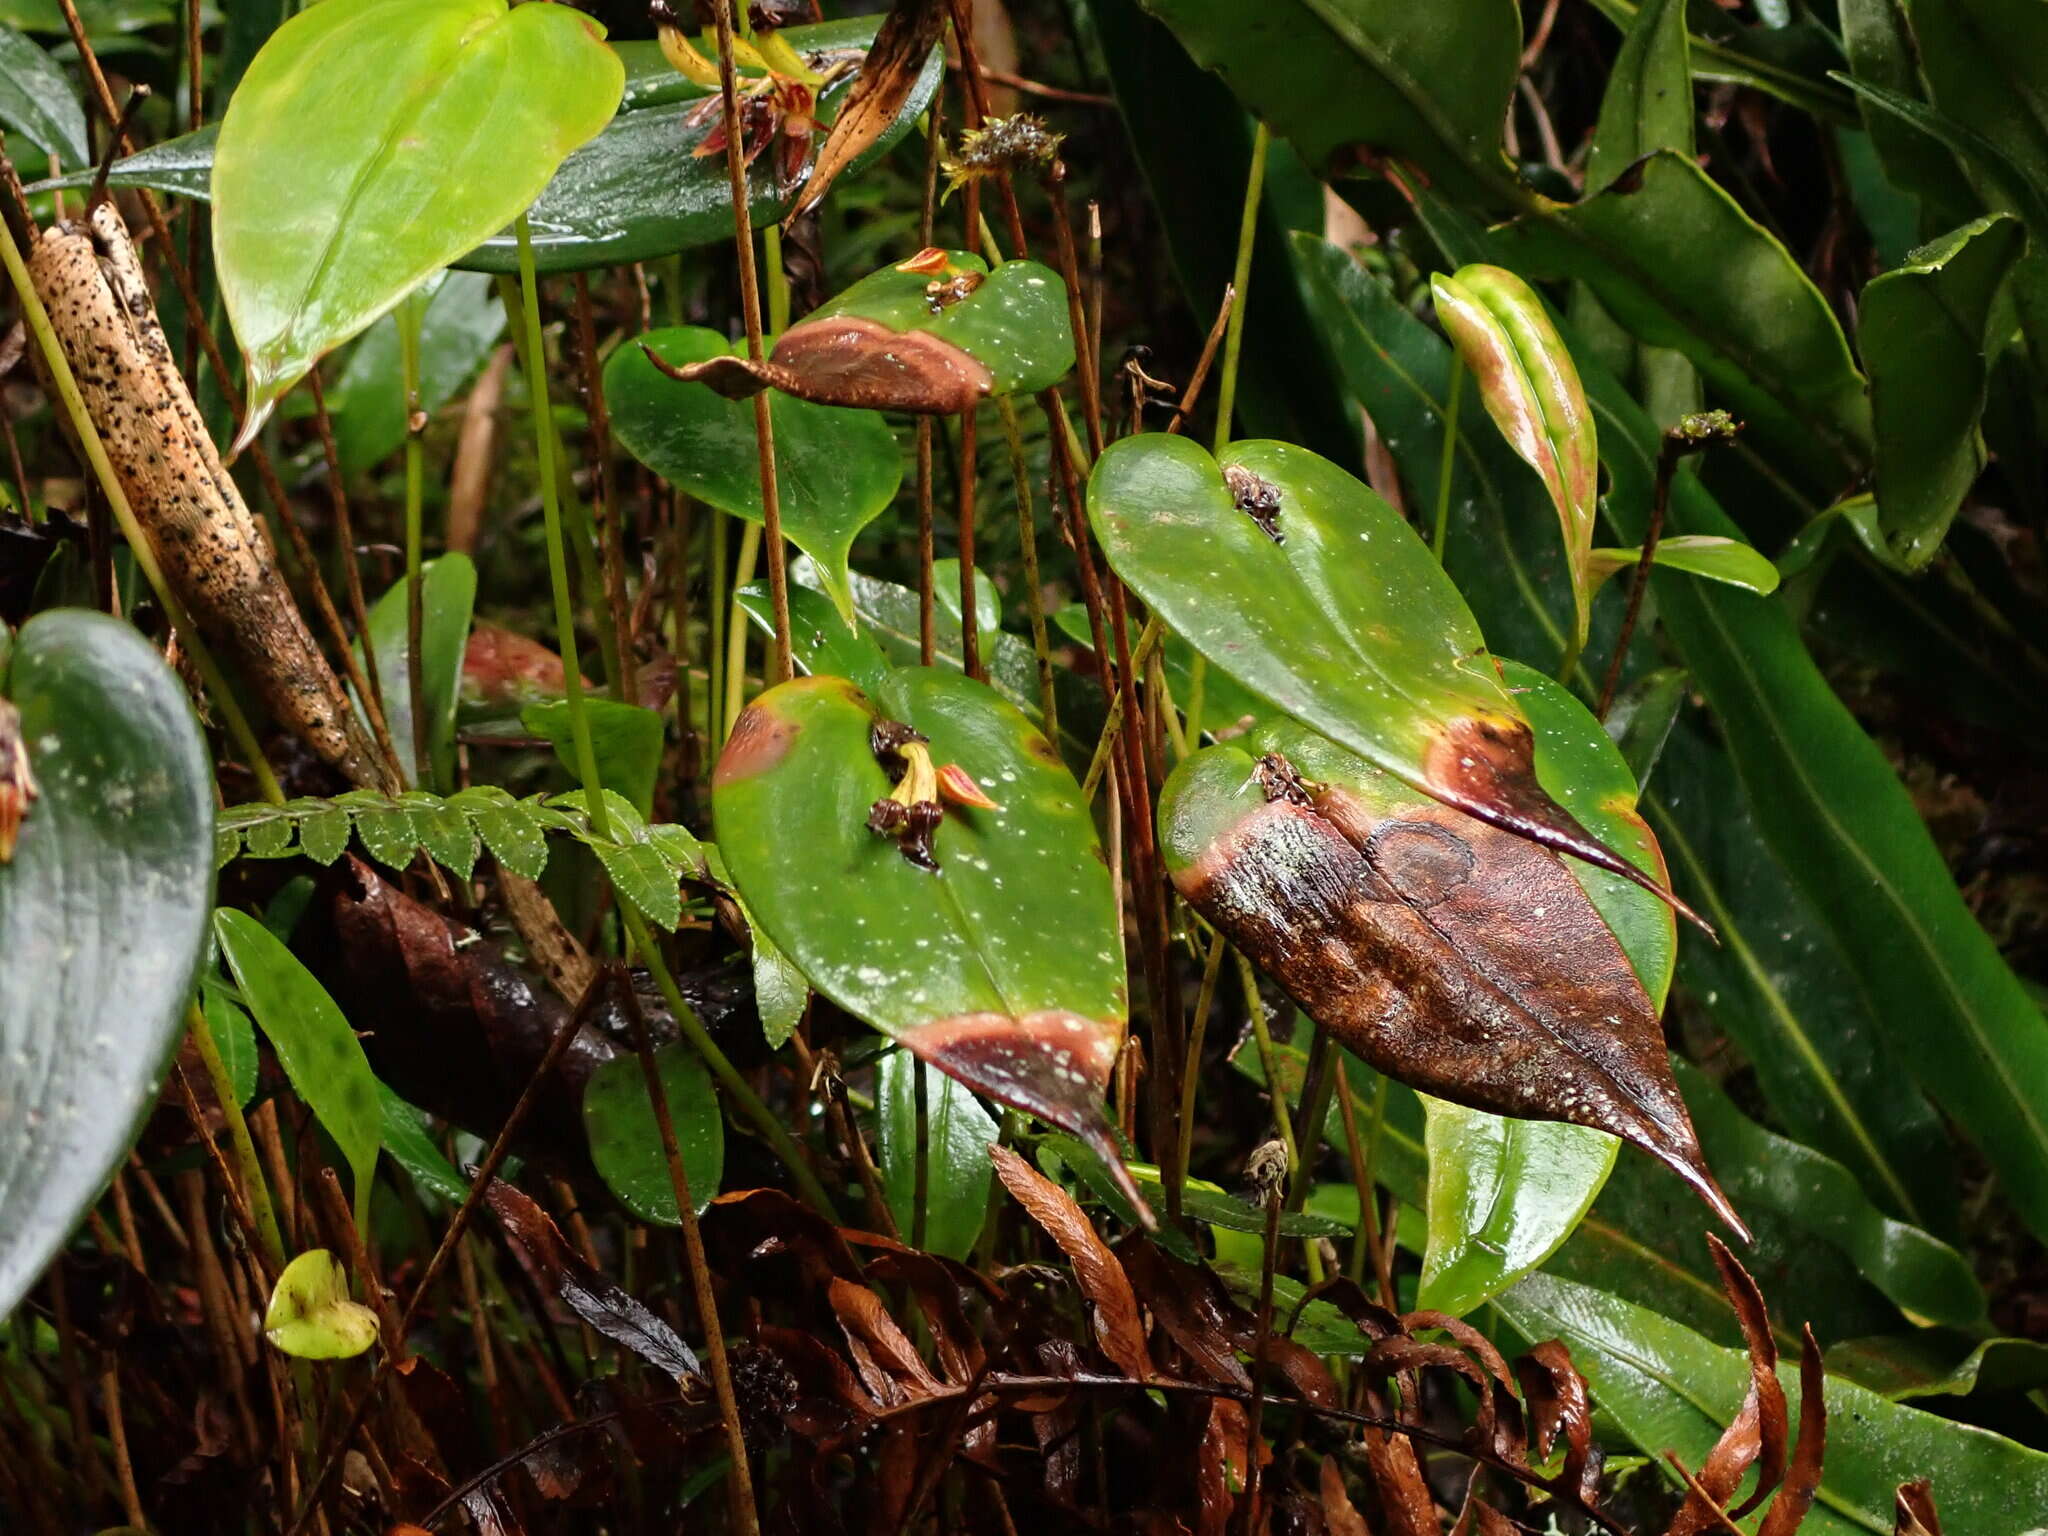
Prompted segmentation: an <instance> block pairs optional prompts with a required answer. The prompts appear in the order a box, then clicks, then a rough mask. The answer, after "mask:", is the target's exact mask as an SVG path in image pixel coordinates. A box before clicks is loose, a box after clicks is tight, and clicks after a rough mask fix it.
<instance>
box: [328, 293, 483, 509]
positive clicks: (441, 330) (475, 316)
mask: <svg viewBox="0 0 2048 1536" xmlns="http://www.w3.org/2000/svg"><path fill="white" fill-rule="evenodd" d="M427 281H428V283H429V285H430V286H431V287H432V288H433V293H432V295H431V296H430V297H429V298H428V299H427V307H426V309H425V311H424V312H423V313H422V314H421V316H420V409H421V410H423V411H425V412H427V413H428V414H429V415H431V414H432V413H433V412H435V411H438V410H439V409H440V408H441V407H442V406H444V405H446V404H447V403H448V402H449V401H450V400H452V399H454V398H455V394H456V391H458V390H460V389H461V388H462V386H463V385H465V384H467V383H468V382H469V380H470V377H471V376H472V375H473V374H475V372H476V370H477V368H478V367H479V366H480V365H481V364H482V363H483V360H484V359H485V358H486V357H488V356H489V355H490V351H491V348H492V347H493V346H494V345H495V344H496V342H497V340H498V337H499V336H500V335H501V334H502V333H503V332H504V329H505V306H504V305H503V304H501V303H499V302H498V295H497V293H496V292H495V291H494V289H493V286H492V284H491V280H490V279H489V278H487V277H484V276H481V275H480V274H478V273H474V272H450V273H448V274H446V276H445V277H442V278H440V279H435V278H429V279H428V280H427ZM327 408H328V410H330V411H331V412H332V413H333V416H334V447H335V451H336V453H337V454H338V455H339V456H340V458H341V467H342V471H343V473H345V474H349V475H359V474H362V473H364V472H366V471H368V470H370V469H373V468H375V467H376V466H377V465H378V464H380V463H382V462H383V461H384V460H385V459H386V458H388V457H389V456H390V455H391V454H392V453H393V452H395V451H396V450H397V448H398V446H399V445H400V444H401V443H403V442H404V441H405V416H406V408H405V385H404V380H403V374H402V373H401V371H400V367H399V354H398V320H397V317H395V316H390V315H387V316H386V317H385V318H384V319H382V320H380V321H378V322H377V323H376V324H374V325H372V326H371V327H370V329H369V330H368V331H366V332H364V333H363V337H362V339H361V340H360V341H358V342H357V343H356V344H355V347H354V348H353V349H352V350H351V351H350V352H349V355H348V363H347V365H346V366H345V367H343V369H342V370H341V377H340V378H339V379H338V380H337V381H336V382H335V383H334V385H333V386H332V387H331V388H330V389H329V390H328V393H327Z"/></svg>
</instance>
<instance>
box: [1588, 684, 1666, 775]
mask: <svg viewBox="0 0 2048 1536" xmlns="http://www.w3.org/2000/svg"><path fill="white" fill-rule="evenodd" d="M1685 689H1686V676H1685V669H1684V668H1683V667H1658V668H1657V669H1656V670H1655V671H1652V672H1646V673H1644V674H1643V675H1642V676H1641V677H1640V678H1638V679H1636V681H1635V682H1634V683H1632V684H1630V685H1629V686H1628V687H1627V688H1624V689H1623V690H1622V691H1621V692H1620V693H1619V694H1617V695H1615V699H1614V703H1613V705H1612V706H1611V707H1610V708H1609V709H1608V711H1607V718H1606V719H1605V720H1603V721H1602V722H1601V724H1602V725H1604V726H1605V727H1606V728H1607V734H1608V735H1609V736H1610V737H1612V738H1613V740H1614V744H1615V746H1617V747H1619V748H1620V749H1621V756H1622V760H1623V761H1624V762H1626V763H1627V764H1628V771H1629V773H1630V775H1631V776H1632V777H1633V778H1634V779H1635V781H1636V783H1637V784H1639V785H1641V786H1642V787H1643V788H1644V789H1647V788H1648V787H1649V782H1650V773H1651V771H1652V770H1653V769H1655V767H1656V766H1657V762H1658V759H1660V758H1661V757H1663V755H1664V744H1665V743H1666V742H1667V741H1669V740H1670V739H1671V727H1672V726H1673V725H1675V724H1677V723H1678V712H1679V710H1680V709H1682V708H1683V707H1684V706H1685Z"/></svg>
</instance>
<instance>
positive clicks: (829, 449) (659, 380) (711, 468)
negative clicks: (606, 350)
mask: <svg viewBox="0 0 2048 1536" xmlns="http://www.w3.org/2000/svg"><path fill="white" fill-rule="evenodd" d="M643 346H645V347H648V348H651V349H652V350H653V351H654V352H655V353H656V354H657V355H658V356H659V357H661V358H662V360H663V361H665V362H668V363H670V364H672V365H675V366H677V367H681V366H685V365H687V364H691V363H700V362H702V361H704V360H705V359H706V358H713V357H730V356H732V355H734V346H733V344H731V343H729V342H727V341H726V340H725V338H724V337H722V336H720V335H719V334H718V333H717V332H716V331H708V330H704V329H703V328H701V327H698V326H676V327H672V328H670V329H667V330H659V331H651V332H649V333H648V334H647V335H645V336H642V337H639V338H638V339H637V340H635V341H629V342H627V343H625V344H624V345H622V346H620V347H619V349H618V350H617V351H616V352H614V353H613V354H612V356H611V360H610V361H609V362H608V363H606V365H605V372H604V392H605V403H606V404H607V406H608V407H609V408H610V410H611V413H612V431H613V432H614V434H616V436H617V437H618V440H619V442H620V444H621V445H622V446H623V447H624V448H625V449H626V451H627V452H629V453H631V454H632V455H633V456H634V457H635V458H636V459H638V460H639V461H640V462H641V463H643V464H645V465H646V466H647V467H648V468H649V469H651V470H653V471H654V472H655V473H656V474H658V475H660V476H661V477H662V479H664V480H666V481H668V483H669V484H670V485H672V486H674V487H675V488H676V489H677V490H679V491H682V492H684V493H686V494H688V495H690V496H694V497H696V498H697V499H698V500H699V501H705V502H709V503H710V504H711V505H712V506H714V507H717V508H720V509H721V510H723V511H726V512H730V513H732V514H733V515H734V516H735V517H743V518H745V519H747V521H749V522H753V523H758V522H760V521H761V520H762V518H763V516H764V515H765V514H764V513H763V511H762V508H761V462H760V457H759V454H758V451H757V448H756V444H755V440H754V409H753V407H752V406H751V405H749V404H747V403H745V402H743V401H739V400H728V399H726V398H724V397H723V396H722V395H719V394H717V393H716V392H714V391H713V390H712V389H711V388H710V387H709V386H708V385H705V384H688V383H682V382H680V381H678V380H675V379H671V378H668V377H667V376H666V375H664V374H663V373H661V371H660V370H659V369H657V368H656V367H655V366H654V364H653V363H651V362H649V361H648V359H647V355H646V353H644V352H642V351H641V350H640V349H641V347H643ZM740 350H744V345H743V344H742V346H741V348H740ZM768 414H769V420H770V421H771V422H772V423H773V425H774V431H775V480H776V485H777V488H778V490H779V492H780V496H781V510H782V531H783V534H784V536H785V537H787V538H788V539H789V540H790V541H791V542H792V543H794V544H795V545H796V547H797V548H798V549H801V550H803V551H804V553H806V554H808V555H810V556H811V558H812V559H813V560H815V561H816V562H817V565H818V570H819V572H820V574H821V575H822V576H823V577H824V578H825V581H826V583H827V586H828V588H829V590H830V591H831V593H832V597H833V600H834V601H835V602H836V603H837V604H838V605H839V611H840V613H841V615H842V616H843V617H844V618H845V619H846V620H847V621H848V622H849V623H852V622H854V611H853V594H852V591H851V589H850V587H849V585H848V576H847V569H846V566H847V559H848V556H849V554H850V553H851V551H852V548H853V541H854V539H855V537H856V536H857V535H858V534H859V533H860V531H861V530H862V529H863V528H865V527H867V525H868V524H869V523H871V522H873V521H874V520H875V519H876V518H877V517H879V516H880V515H881V514H882V512H883V510H884V509H885V508H887V507H888V505H889V503H890V501H891V500H892V499H894V497H895V495H896V488H897V486H898V485H899V484H901V482H902V479H903V450H902V449H901V448H900V447H899V446H898V445H897V442H896V437H895V434H894V433H892V432H891V431H890V430H889V427H888V424H887V423H886V422H884V421H883V420H882V418H881V417H880V416H878V415H877V414H875V413H874V412H873V411H865V410H847V409H844V408H841V407H836V406H829V405H813V404H811V403H810V402H809V401H807V400H799V399H796V398H794V397H792V396H789V395H785V394H783V393H782V392H781V391H779V390H778V391H776V392H775V393H774V394H772V395H771V396H770V397H769V401H768Z"/></svg>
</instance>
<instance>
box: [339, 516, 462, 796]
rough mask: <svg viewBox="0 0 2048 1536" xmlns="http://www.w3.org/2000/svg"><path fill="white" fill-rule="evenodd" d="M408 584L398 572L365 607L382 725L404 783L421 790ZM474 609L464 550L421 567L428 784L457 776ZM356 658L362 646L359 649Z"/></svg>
mask: <svg viewBox="0 0 2048 1536" xmlns="http://www.w3.org/2000/svg"><path fill="white" fill-rule="evenodd" d="M406 587H407V582H406V578H405V577H403V576H401V577H399V579H398V580H397V581H395V582H393V583H392V584H391V586H390V587H389V588H387V589H386V590H385V593H384V595H383V596H382V597H380V598H378V599H377V601H376V602H375V603H374V604H372V605H371V608H370V640H371V643H372V644H373V645H374V646H375V647H376V651H377V692H378V694H379V695H380V696H381V697H382V699H383V700H384V723H385V724H386V725H388V726H389V727H390V728H391V745H392V746H393V748H395V749H396V751H397V753H398V764H399V768H400V769H401V770H402V772H403V774H404V777H405V783H406V785H407V787H408V788H420V787H423V786H422V785H421V782H420V778H419V775H418V773H417V772H416V771H415V768H416V758H415V755H414V752H413V743H414V736H413V709H412V663H411V656H412V626H411V621H410V619H409V618H408V616H407V607H406V605H407V602H408V597H407V591H406ZM475 607H476V566H475V565H474V564H473V563H472V562H471V561H470V558H469V556H467V555H463V554H452V555H443V556H441V557H440V558H439V559H438V560H428V561H425V562H423V563H422V564H421V566H420V689H421V692H422V693H423V694H424V695H425V697H426V701H427V702H426V714H427V733H426V739H427V763H428V766H429V768H430V769H431V777H432V782H434V783H436V784H440V785H445V786H452V785H453V784H454V781H455V704H456V698H457V695H458V694H459V693H460V692H461V689H462V663H463V653H464V651H465V649H466V647H467V646H468V644H469V621H470V615H471V614H472V612H474V610H475ZM357 654H358V658H359V659H360V656H361V647H360V646H358V647H357Z"/></svg>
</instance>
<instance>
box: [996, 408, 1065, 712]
mask: <svg viewBox="0 0 2048 1536" xmlns="http://www.w3.org/2000/svg"><path fill="white" fill-rule="evenodd" d="M996 412H997V414H998V415H999V416H1001V417H1002V422H1003V438H1004V441H1005V442H1006V443H1007V444H1008V446H1009V450H1010V479H1011V480H1012V481H1013V482H1014V483H1015V485H1016V488H1017V537H1018V543H1019V546H1020V548H1021V549H1022V551H1023V557H1024V598H1025V608H1026V611H1027V612H1028V613H1029V614H1030V616H1031V652H1032V655H1033V656H1034V657H1035V658H1036V659H1037V661H1038V708H1039V713H1040V715H1041V716H1043V719H1042V721H1041V723H1040V728H1041V729H1042V730H1043V731H1044V733H1045V739H1046V740H1047V741H1050V742H1053V743H1055V744H1057V743H1058V741H1059V739H1060V716H1059V701H1058V699H1057V698H1056V697H1055V695H1054V693H1053V675H1052V639H1051V636H1050V635H1049V634H1048V633H1047V632H1046V627H1045V591H1044V589H1043V587H1042V586H1041V584H1040V578H1039V573H1038V512H1037V509H1036V508H1035V507H1033V506H1032V504H1031V470H1030V467H1029V466H1028V465H1027V464H1026V463H1025V462H1024V438H1023V434H1022V433H1021V432H1020V431H1019V429H1018V425H1017V408H1016V407H1015V406H1014V405H1012V404H1011V403H1010V401H1009V397H1008V396H1004V397H1002V398H1000V399H998V400H997V401H996Z"/></svg>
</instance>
